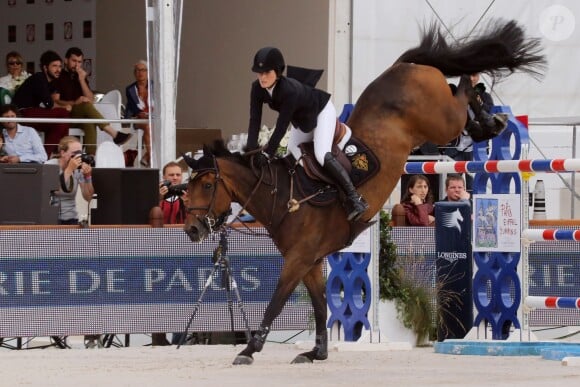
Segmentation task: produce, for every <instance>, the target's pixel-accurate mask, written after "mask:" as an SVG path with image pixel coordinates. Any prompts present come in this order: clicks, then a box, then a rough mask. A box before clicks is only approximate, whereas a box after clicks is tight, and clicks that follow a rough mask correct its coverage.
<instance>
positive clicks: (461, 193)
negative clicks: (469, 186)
mask: <svg viewBox="0 0 580 387" xmlns="http://www.w3.org/2000/svg"><path fill="white" fill-rule="evenodd" d="M445 190H446V193H447V196H445V198H444V199H443V201H448V202H459V201H466V200H469V199H470V198H471V195H470V194H469V192H467V191H466V190H465V181H464V180H463V177H462V176H461V175H459V174H455V173H452V174H449V175H447V178H445Z"/></svg>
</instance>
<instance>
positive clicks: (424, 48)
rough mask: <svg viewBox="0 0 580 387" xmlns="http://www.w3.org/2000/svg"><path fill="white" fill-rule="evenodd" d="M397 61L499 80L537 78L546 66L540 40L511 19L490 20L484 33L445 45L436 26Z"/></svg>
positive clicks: (424, 32)
mask: <svg viewBox="0 0 580 387" xmlns="http://www.w3.org/2000/svg"><path fill="white" fill-rule="evenodd" d="M397 62H406V63H416V64H422V65H427V66H432V67H435V68H437V69H439V70H440V71H441V72H442V73H443V74H444V75H445V76H460V75H468V74H475V73H480V72H484V73H488V74H489V75H491V76H492V77H494V78H502V77H504V76H507V75H509V74H511V73H513V72H514V71H516V70H518V71H521V72H525V73H529V74H531V75H533V76H535V77H540V76H541V75H542V74H543V70H544V69H545V66H546V58H545V57H544V55H543V54H542V47H541V45H540V40H539V39H537V38H526V36H525V34H524V30H523V28H522V27H520V26H519V25H518V24H517V23H516V22H515V21H514V20H510V21H505V20H497V19H493V20H491V21H490V23H489V24H488V26H487V28H486V29H485V30H484V31H483V33H482V34H481V35H479V36H476V37H474V38H471V39H468V38H461V39H458V40H456V41H455V42H454V43H448V42H447V40H446V38H445V35H444V34H443V33H442V32H441V30H440V28H439V27H437V26H436V25H435V24H433V25H431V26H430V27H429V28H426V29H425V30H423V32H422V38H421V43H420V45H419V46H418V47H415V48H412V49H410V50H408V51H406V52H405V53H404V54H403V55H401V57H400V58H399V59H397Z"/></svg>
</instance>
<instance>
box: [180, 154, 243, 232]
mask: <svg viewBox="0 0 580 387" xmlns="http://www.w3.org/2000/svg"><path fill="white" fill-rule="evenodd" d="M184 160H185V162H186V163H187V165H189V167H190V168H191V177H190V179H189V182H188V185H187V198H188V203H187V218H186V219H185V224H184V226H183V229H184V230H185V232H186V234H187V235H188V236H189V238H190V239H191V240H192V241H193V242H201V241H202V240H204V239H205V238H206V237H207V236H208V235H209V234H211V233H212V232H213V231H215V230H217V229H219V228H220V227H221V226H222V225H223V224H224V222H225V221H226V219H227V218H228V216H229V215H230V212H231V210H230V206H231V203H232V197H231V194H230V192H229V191H228V189H227V188H226V187H225V185H224V182H223V180H222V177H221V175H220V170H219V166H218V161H217V159H216V156H215V155H214V154H213V153H211V152H210V151H209V150H208V149H207V148H204V155H203V156H202V157H201V158H200V159H198V160H195V159H193V158H191V157H188V156H184Z"/></svg>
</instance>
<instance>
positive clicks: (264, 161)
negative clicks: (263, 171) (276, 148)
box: [253, 152, 270, 168]
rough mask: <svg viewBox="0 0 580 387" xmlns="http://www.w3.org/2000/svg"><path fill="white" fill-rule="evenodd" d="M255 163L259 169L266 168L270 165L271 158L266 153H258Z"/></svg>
mask: <svg viewBox="0 0 580 387" xmlns="http://www.w3.org/2000/svg"><path fill="white" fill-rule="evenodd" d="M253 163H254V166H256V167H257V168H262V167H265V166H266V165H268V164H269V163H270V156H268V154H267V153H265V152H260V153H256V155H255V156H254V161H253Z"/></svg>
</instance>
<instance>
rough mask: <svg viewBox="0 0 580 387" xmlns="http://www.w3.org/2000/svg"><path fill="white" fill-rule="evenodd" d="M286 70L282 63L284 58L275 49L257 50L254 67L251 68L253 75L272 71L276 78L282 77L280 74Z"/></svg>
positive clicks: (284, 64)
mask: <svg viewBox="0 0 580 387" xmlns="http://www.w3.org/2000/svg"><path fill="white" fill-rule="evenodd" d="M285 68H286V63H284V57H283V56H282V52H281V51H280V50H278V49H277V48H276V47H264V48H261V49H259V50H258V52H257V53H256V55H255V56H254V65H253V66H252V71H253V72H255V73H263V72H266V71H270V70H274V71H276V74H277V75H278V76H280V75H282V72H283V71H284V69H285Z"/></svg>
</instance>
